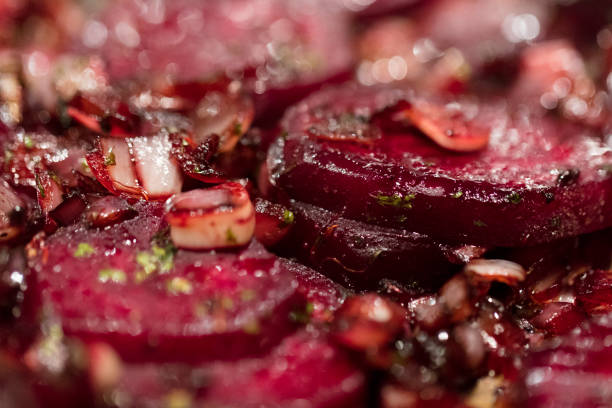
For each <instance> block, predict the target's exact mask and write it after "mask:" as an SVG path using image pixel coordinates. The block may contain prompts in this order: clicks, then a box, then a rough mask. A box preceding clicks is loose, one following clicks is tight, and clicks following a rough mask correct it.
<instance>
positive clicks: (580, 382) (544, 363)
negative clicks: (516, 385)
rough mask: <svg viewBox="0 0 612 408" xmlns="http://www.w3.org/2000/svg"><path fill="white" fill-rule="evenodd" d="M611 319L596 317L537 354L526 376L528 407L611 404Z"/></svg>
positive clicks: (570, 406) (587, 406) (531, 360)
mask: <svg viewBox="0 0 612 408" xmlns="http://www.w3.org/2000/svg"><path fill="white" fill-rule="evenodd" d="M610 336H612V319H611V316H610V315H607V316H600V317H597V318H595V319H593V320H591V321H589V322H586V323H584V324H583V325H581V327H580V328H579V329H577V330H576V331H574V332H572V333H571V334H568V335H567V336H566V337H563V338H561V339H555V340H553V341H552V342H551V345H550V347H548V348H547V349H545V350H542V351H539V352H537V353H534V354H533V355H532V356H531V358H530V359H529V361H528V363H527V368H526V370H525V373H524V385H525V389H526V401H525V402H524V405H522V406H526V407H544V406H549V407H553V406H554V407H567V408H578V407H580V408H590V407H604V406H609V404H610V403H611V402H612V390H611V388H610V382H611V379H612V343H611V342H610V338H611V337H610Z"/></svg>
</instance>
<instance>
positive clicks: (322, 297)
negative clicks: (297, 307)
mask: <svg viewBox="0 0 612 408" xmlns="http://www.w3.org/2000/svg"><path fill="white" fill-rule="evenodd" d="M281 262H283V263H284V265H285V266H286V267H287V269H289V270H291V272H293V274H294V276H295V279H296V280H297V281H298V291H299V292H301V293H302V294H303V295H304V297H305V298H306V300H307V302H308V303H307V304H306V310H304V314H302V315H300V314H297V315H296V316H295V317H297V318H298V319H297V320H300V321H301V320H303V321H313V322H329V321H331V319H332V318H333V313H334V311H335V310H336V309H338V308H339V307H340V306H341V305H342V304H343V303H344V299H345V298H346V296H347V295H349V294H350V293H351V292H349V291H348V290H347V289H346V288H344V287H343V286H341V285H339V284H338V283H336V282H334V281H332V280H331V279H329V278H328V277H326V276H325V275H322V274H320V273H319V272H316V271H313V270H312V269H310V268H307V267H306V266H304V265H302V264H300V263H297V262H294V261H291V260H287V259H281ZM298 313H299V311H298Z"/></svg>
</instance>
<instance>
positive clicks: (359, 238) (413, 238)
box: [280, 202, 482, 288]
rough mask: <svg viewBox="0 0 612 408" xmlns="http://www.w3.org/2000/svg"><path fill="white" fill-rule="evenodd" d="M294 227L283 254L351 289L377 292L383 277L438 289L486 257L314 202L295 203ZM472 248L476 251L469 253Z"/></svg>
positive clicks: (282, 251) (468, 249)
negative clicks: (457, 272) (472, 262)
mask: <svg viewBox="0 0 612 408" xmlns="http://www.w3.org/2000/svg"><path fill="white" fill-rule="evenodd" d="M290 208H291V210H292V212H293V214H294V225H293V227H292V229H291V232H290V234H289V236H288V237H287V238H286V239H285V240H284V241H283V242H282V243H281V245H280V251H281V253H284V254H287V255H290V256H296V257H297V258H298V259H299V260H300V261H302V262H304V263H305V264H306V265H309V266H311V267H312V268H314V269H316V270H318V271H320V272H322V273H324V274H325V275H327V276H330V277H332V278H333V279H335V280H338V281H340V282H342V283H344V284H345V285H346V286H349V287H358V288H376V287H378V285H379V283H380V281H381V280H383V279H393V280H396V281H398V282H400V283H403V284H406V285H408V286H410V285H416V286H418V287H430V288H431V287H438V286H439V285H440V284H441V283H442V282H443V281H444V280H445V279H446V277H448V276H449V275H450V274H451V273H452V272H453V271H455V270H458V269H459V266H458V265H459V264H461V263H464V262H467V261H469V260H470V259H471V258H472V257H476V256H479V255H481V254H482V251H478V250H477V249H478V248H476V247H461V246H452V245H446V244H442V243H439V242H436V241H435V240H433V239H431V238H429V237H428V236H426V235H422V234H418V233H411V232H407V231H405V230H399V229H393V228H384V227H378V226H374V225H369V224H366V223H363V222H359V221H354V220H350V219H347V218H343V217H342V216H340V215H338V214H335V213H333V212H331V211H327V210H324V209H322V208H319V207H315V206H312V205H309V204H304V203H299V202H294V203H292V205H291V207H290ZM470 249H474V250H473V251H470Z"/></svg>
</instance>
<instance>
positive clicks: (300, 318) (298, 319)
mask: <svg viewBox="0 0 612 408" xmlns="http://www.w3.org/2000/svg"><path fill="white" fill-rule="evenodd" d="M313 312H314V305H313V304H312V303H310V302H308V303H306V305H305V306H304V309H298V310H293V311H291V312H290V313H289V319H290V320H291V321H293V322H295V323H301V324H307V323H308V322H310V317H311V316H312V313H313Z"/></svg>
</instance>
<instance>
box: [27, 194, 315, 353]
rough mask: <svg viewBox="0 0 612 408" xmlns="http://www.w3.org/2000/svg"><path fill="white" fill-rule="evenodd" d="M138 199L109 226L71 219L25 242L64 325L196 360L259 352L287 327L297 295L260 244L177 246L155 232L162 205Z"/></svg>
mask: <svg viewBox="0 0 612 408" xmlns="http://www.w3.org/2000/svg"><path fill="white" fill-rule="evenodd" d="M135 209H136V210H137V211H138V212H139V215H138V216H137V217H135V218H132V219H130V220H127V221H123V222H120V223H117V224H115V225H113V226H112V227H111V228H104V229H97V228H94V229H88V225H87V223H83V224H76V225H74V226H70V227H66V228H62V229H60V230H58V231H57V232H56V233H55V234H54V235H52V236H51V237H47V238H43V237H39V238H38V239H37V240H35V241H34V242H33V243H32V244H31V246H30V248H29V252H28V254H29V255H30V259H29V262H30V266H31V267H32V268H33V270H35V271H36V273H37V278H38V281H39V288H40V295H41V297H42V299H43V303H44V304H45V305H47V306H48V307H50V308H51V309H52V310H53V311H54V313H55V314H56V315H57V316H58V317H59V319H60V320H61V323H62V325H63V329H64V331H65V332H66V333H67V334H71V335H75V336H77V337H79V338H81V339H84V340H102V341H107V342H109V343H110V344H112V345H113V346H114V347H115V348H116V349H117V350H118V351H119V352H120V354H121V355H122V356H123V357H124V358H126V359H132V360H137V359H141V358H150V359H158V360H159V359H167V360H175V361H176V360H182V361H197V360H213V359H226V360H228V359H234V358H237V357H244V356H247V355H253V354H257V353H261V352H263V351H264V350H265V349H266V348H269V347H271V346H273V345H274V344H275V343H277V342H278V341H279V340H280V339H281V338H283V337H284V335H285V334H287V333H288V332H290V331H291V330H292V329H293V327H294V323H293V322H292V321H291V320H290V317H289V314H290V312H292V311H293V310H294V309H300V308H303V305H304V301H303V297H302V296H301V295H300V294H299V293H298V292H297V289H296V288H297V282H296V281H295V279H294V277H293V274H292V273H291V272H290V271H289V270H287V269H286V268H285V267H284V266H283V264H282V263H280V262H279V261H278V260H277V259H276V258H275V257H274V256H273V255H271V254H269V253H267V252H266V251H265V250H264V249H263V248H262V247H261V245H260V244H258V243H253V244H251V245H250V246H249V247H248V248H246V249H243V250H240V251H237V252H225V253H216V252H214V251H208V252H190V251H180V250H179V251H178V252H175V249H174V248H173V247H172V246H168V244H165V243H162V242H158V241H156V239H155V237H156V236H159V232H160V231H162V230H163V228H164V222H163V219H162V212H163V211H162V208H161V205H160V204H155V203H138V204H136V206H135ZM156 234H157V235H156ZM60 272H61V273H60Z"/></svg>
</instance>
